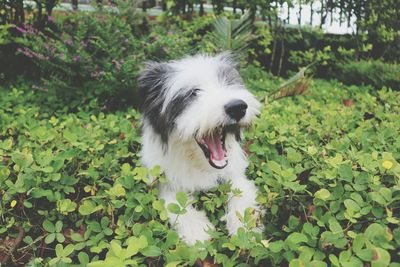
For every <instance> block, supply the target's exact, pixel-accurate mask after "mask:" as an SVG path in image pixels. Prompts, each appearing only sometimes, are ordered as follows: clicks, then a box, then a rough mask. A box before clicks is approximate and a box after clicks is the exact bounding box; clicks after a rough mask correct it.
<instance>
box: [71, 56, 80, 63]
mask: <svg viewBox="0 0 400 267" xmlns="http://www.w3.org/2000/svg"><path fill="white" fill-rule="evenodd" d="M79 60H81V57H80V56H73V57H72V61H74V62H78V61H79Z"/></svg>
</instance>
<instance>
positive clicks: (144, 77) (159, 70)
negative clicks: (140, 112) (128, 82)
mask: <svg viewBox="0 0 400 267" xmlns="http://www.w3.org/2000/svg"><path fill="white" fill-rule="evenodd" d="M169 71H170V67H169V66H168V64H167V63H157V62H146V65H145V68H144V69H143V70H142V71H141V72H140V74H139V78H138V93H139V98H140V100H141V103H142V105H141V106H142V108H146V106H147V107H148V106H149V105H151V104H152V103H154V101H156V100H157V99H159V98H160V95H161V94H162V92H163V90H164V85H165V81H166V79H167V76H168V73H169Z"/></svg>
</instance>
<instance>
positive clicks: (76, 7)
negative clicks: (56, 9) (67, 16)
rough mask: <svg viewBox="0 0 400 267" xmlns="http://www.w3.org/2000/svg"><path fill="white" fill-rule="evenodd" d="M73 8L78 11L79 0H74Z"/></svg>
mask: <svg viewBox="0 0 400 267" xmlns="http://www.w3.org/2000/svg"><path fill="white" fill-rule="evenodd" d="M71 4H72V10H74V11H77V10H78V0H72V1H71Z"/></svg>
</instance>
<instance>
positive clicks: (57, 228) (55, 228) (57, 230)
mask: <svg viewBox="0 0 400 267" xmlns="http://www.w3.org/2000/svg"><path fill="white" fill-rule="evenodd" d="M62 227H63V223H62V221H57V222H56V225H55V227H54V232H58V233H59V232H61V230H62Z"/></svg>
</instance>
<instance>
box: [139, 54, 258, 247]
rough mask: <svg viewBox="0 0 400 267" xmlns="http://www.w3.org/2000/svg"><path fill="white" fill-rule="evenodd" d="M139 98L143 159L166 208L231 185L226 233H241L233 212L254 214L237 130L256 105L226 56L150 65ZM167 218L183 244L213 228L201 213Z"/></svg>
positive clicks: (247, 121) (141, 79)
mask: <svg viewBox="0 0 400 267" xmlns="http://www.w3.org/2000/svg"><path fill="white" fill-rule="evenodd" d="M139 92H140V95H141V97H142V99H143V101H144V102H143V103H144V104H143V107H142V111H143V121H142V127H143V128H142V142H143V148H142V151H141V159H142V163H143V165H144V166H146V167H148V168H152V167H154V166H156V165H159V166H160V167H161V170H162V171H163V172H164V174H165V176H166V179H167V182H166V183H161V184H160V198H161V199H164V200H165V204H166V205H168V204H169V203H176V193H177V192H179V191H184V192H187V193H189V195H190V193H191V192H193V191H202V190H207V189H210V188H211V187H214V186H216V185H218V183H219V182H220V181H226V182H230V183H231V184H232V189H234V188H235V189H236V188H237V189H239V190H240V191H241V194H240V195H238V196H231V198H230V199H229V203H228V206H227V212H226V214H225V216H224V219H225V221H226V225H227V229H228V231H229V234H231V235H232V234H235V233H236V231H237V230H238V228H240V227H243V223H242V222H241V220H239V218H238V216H237V213H239V214H241V215H242V216H243V214H244V211H245V210H246V208H249V207H251V208H257V204H256V201H255V198H256V193H257V190H256V187H255V185H254V184H253V182H252V181H249V180H248V179H247V178H246V176H245V170H246V167H247V165H248V163H247V160H246V156H245V153H244V151H243V150H242V149H241V147H240V145H239V142H238V141H239V139H240V134H241V129H242V128H243V127H246V126H248V125H249V124H250V122H251V121H252V120H253V119H254V118H255V116H256V115H257V114H258V110H259V106H260V103H259V102H258V101H257V100H256V98H255V97H254V96H253V95H252V94H251V93H250V92H249V91H247V90H246V88H245V87H244V85H243V82H242V79H241V78H240V76H239V73H238V71H237V70H236V69H235V63H234V61H233V60H232V56H231V55H230V54H229V53H222V54H219V55H217V56H214V57H213V56H207V55H196V56H189V57H186V58H183V59H180V60H176V61H170V62H166V63H155V62H150V63H148V64H147V66H146V68H145V69H144V70H143V71H142V73H141V75H140V77H139ZM186 210H187V212H186V213H185V214H183V215H176V214H172V213H170V214H169V220H170V222H171V224H173V225H174V226H175V227H176V230H177V231H178V233H179V236H180V237H181V238H182V239H183V240H184V241H185V242H186V243H188V244H190V245H191V244H194V243H195V242H196V240H200V241H204V240H207V239H209V235H208V233H207V230H208V229H209V228H213V226H212V225H211V223H210V221H209V220H208V218H207V217H206V215H205V212H204V211H198V210H196V209H195V208H194V207H192V206H189V207H187V209H186Z"/></svg>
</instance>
